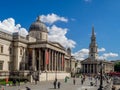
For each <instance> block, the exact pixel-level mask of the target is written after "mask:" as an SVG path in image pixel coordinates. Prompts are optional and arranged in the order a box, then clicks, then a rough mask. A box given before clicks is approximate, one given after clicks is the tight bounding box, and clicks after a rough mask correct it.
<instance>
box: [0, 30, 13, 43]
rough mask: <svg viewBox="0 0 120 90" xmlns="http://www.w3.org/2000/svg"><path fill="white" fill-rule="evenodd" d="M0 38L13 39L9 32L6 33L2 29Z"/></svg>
mask: <svg viewBox="0 0 120 90" xmlns="http://www.w3.org/2000/svg"><path fill="white" fill-rule="evenodd" d="M0 38H2V39H5V40H9V41H12V40H13V37H12V35H11V34H8V33H5V32H2V31H0Z"/></svg>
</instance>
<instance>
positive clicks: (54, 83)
mask: <svg viewBox="0 0 120 90" xmlns="http://www.w3.org/2000/svg"><path fill="white" fill-rule="evenodd" d="M56 84H57V81H56V80H55V81H54V82H53V85H54V89H56Z"/></svg>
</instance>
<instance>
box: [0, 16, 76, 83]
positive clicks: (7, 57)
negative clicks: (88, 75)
mask: <svg viewBox="0 0 120 90" xmlns="http://www.w3.org/2000/svg"><path fill="white" fill-rule="evenodd" d="M75 63H76V60H75V58H74V57H72V56H71V50H70V48H68V49H67V50H66V49H65V48H64V47H63V46H62V45H61V44H59V43H57V42H51V41H48V30H47V28H46V26H45V24H44V23H43V22H41V21H40V18H39V17H38V18H37V20H36V21H35V22H33V23H32V24H31V26H30V28H29V34H28V35H27V36H26V37H23V36H21V35H19V33H13V34H12V33H9V32H4V30H2V29H0V75H1V76H3V77H4V78H5V77H8V78H9V77H10V76H12V75H13V73H14V75H18V76H21V77H26V78H28V79H29V80H31V81H32V80H34V79H36V78H37V79H38V80H39V81H45V80H54V79H55V78H58V79H63V78H65V76H70V72H71V70H73V69H75ZM16 73H17V74H16Z"/></svg>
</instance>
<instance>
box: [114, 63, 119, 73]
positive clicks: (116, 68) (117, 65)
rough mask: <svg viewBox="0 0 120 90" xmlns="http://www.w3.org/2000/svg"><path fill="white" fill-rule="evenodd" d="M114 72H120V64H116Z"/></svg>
mask: <svg viewBox="0 0 120 90" xmlns="http://www.w3.org/2000/svg"><path fill="white" fill-rule="evenodd" d="M114 70H115V71H117V72H120V62H117V63H115V65H114Z"/></svg>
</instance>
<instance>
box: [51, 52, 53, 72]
mask: <svg viewBox="0 0 120 90" xmlns="http://www.w3.org/2000/svg"><path fill="white" fill-rule="evenodd" d="M51 55H52V56H51V57H52V58H51V59H52V60H51V62H52V63H51V66H52V67H51V68H52V71H53V50H52V51H51Z"/></svg>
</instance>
